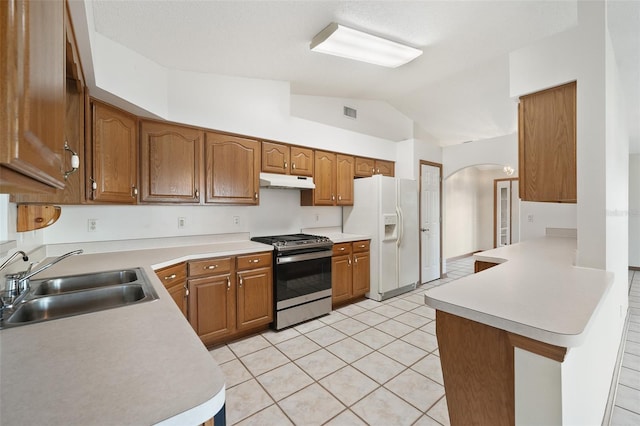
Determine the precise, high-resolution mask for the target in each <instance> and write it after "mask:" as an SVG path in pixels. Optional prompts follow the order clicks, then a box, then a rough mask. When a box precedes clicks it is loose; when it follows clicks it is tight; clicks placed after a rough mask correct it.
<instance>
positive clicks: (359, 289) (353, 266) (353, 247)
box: [331, 240, 371, 306]
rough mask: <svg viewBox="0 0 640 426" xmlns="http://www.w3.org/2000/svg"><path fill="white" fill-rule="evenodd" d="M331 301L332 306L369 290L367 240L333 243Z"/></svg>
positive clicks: (354, 298)
mask: <svg viewBox="0 0 640 426" xmlns="http://www.w3.org/2000/svg"><path fill="white" fill-rule="evenodd" d="M331 278H332V282H331V291H332V297H331V301H332V303H333V305H334V306H336V305H340V304H344V303H347V302H351V301H353V300H356V299H358V298H361V297H362V296H364V295H365V293H367V292H368V291H369V287H370V282H371V279H370V278H371V257H370V255H369V240H362V241H354V242H349V243H339V244H334V245H333V258H332V263H331Z"/></svg>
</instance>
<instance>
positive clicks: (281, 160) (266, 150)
mask: <svg viewBox="0 0 640 426" xmlns="http://www.w3.org/2000/svg"><path fill="white" fill-rule="evenodd" d="M262 171H263V172H267V173H280V174H288V173H289V146H288V145H283V144H279V143H273V142H262Z"/></svg>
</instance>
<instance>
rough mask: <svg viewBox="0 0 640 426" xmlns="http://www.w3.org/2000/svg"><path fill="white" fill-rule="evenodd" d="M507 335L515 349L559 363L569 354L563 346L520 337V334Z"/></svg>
mask: <svg viewBox="0 0 640 426" xmlns="http://www.w3.org/2000/svg"><path fill="white" fill-rule="evenodd" d="M507 334H508V336H509V342H511V345H512V346H513V347H514V348H520V349H523V350H525V351H528V352H531V353H534V354H536V355H540V356H543V357H545V358H549V359H552V360H554V361H558V362H563V361H564V357H565V355H566V354H567V348H564V347H562V346H555V345H550V344H549V343H544V342H540V341H539V340H533V339H530V338H528V337H524V336H520V335H519V334H513V333H507Z"/></svg>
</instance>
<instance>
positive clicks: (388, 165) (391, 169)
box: [375, 160, 395, 177]
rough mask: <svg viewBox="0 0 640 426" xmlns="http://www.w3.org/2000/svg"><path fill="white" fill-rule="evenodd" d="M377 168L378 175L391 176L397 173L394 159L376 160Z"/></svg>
mask: <svg viewBox="0 0 640 426" xmlns="http://www.w3.org/2000/svg"><path fill="white" fill-rule="evenodd" d="M375 168H376V173H375V174H377V175H383V176H390V177H393V176H394V175H395V164H394V162H393V161H385V160H376V162H375Z"/></svg>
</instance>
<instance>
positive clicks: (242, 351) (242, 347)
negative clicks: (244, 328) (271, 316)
mask: <svg viewBox="0 0 640 426" xmlns="http://www.w3.org/2000/svg"><path fill="white" fill-rule="evenodd" d="M227 346H229V348H230V349H231V350H232V351H233V353H234V354H236V356H237V357H238V358H240V357H243V356H245V355H247V354H250V353H252V352H257V351H259V350H260V349H264V348H267V347H269V346H271V343H269V341H268V340H267V339H265V338H264V337H262V336H261V335H260V334H258V335H256V336H251V337H247V338H246V339H242V340H237V341H235V342H232V343H229V344H228V345H227Z"/></svg>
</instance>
